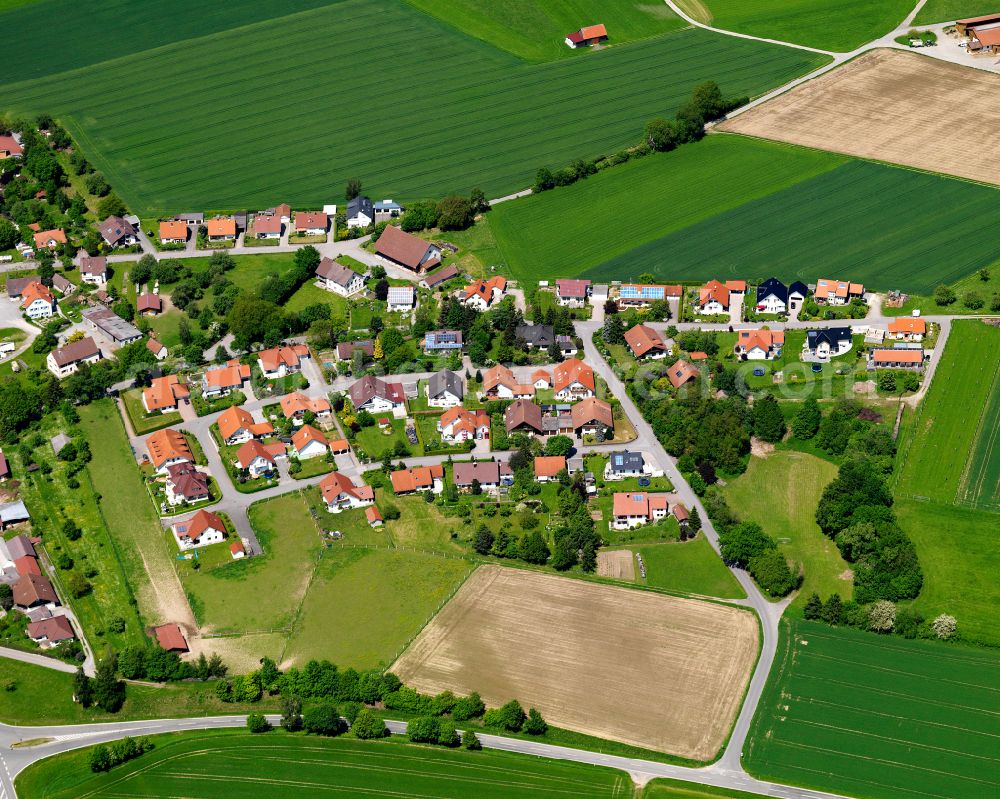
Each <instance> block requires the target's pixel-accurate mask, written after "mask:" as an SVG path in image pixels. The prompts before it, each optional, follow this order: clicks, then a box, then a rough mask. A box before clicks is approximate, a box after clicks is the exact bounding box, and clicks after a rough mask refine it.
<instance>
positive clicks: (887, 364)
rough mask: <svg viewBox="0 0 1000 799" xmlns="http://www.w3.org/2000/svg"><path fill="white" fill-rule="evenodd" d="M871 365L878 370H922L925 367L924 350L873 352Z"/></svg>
mask: <svg viewBox="0 0 1000 799" xmlns="http://www.w3.org/2000/svg"><path fill="white" fill-rule="evenodd" d="M870 363H871V365H872V366H873V367H874V368H876V369H921V368H923V365H924V351H923V350H922V349H912V350H911V349H903V348H898V349H891V350H872V354H871V362H870Z"/></svg>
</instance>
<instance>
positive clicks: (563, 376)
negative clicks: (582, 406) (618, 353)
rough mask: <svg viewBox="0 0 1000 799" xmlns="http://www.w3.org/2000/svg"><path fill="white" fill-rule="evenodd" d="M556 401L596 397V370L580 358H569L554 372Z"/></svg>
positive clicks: (558, 365) (553, 380)
mask: <svg viewBox="0 0 1000 799" xmlns="http://www.w3.org/2000/svg"><path fill="white" fill-rule="evenodd" d="M552 384H553V386H552V387H553V389H554V390H555V397H556V399H561V400H574V399H583V398H584V397H592V396H594V392H595V389H596V384H595V383H594V370H593V369H591V368H590V367H589V366H587V364H585V363H584V362H583V361H581V360H579V359H578V358H568V359H567V360H565V361H563V362H562V363H560V364H557V365H556V368H555V369H553V370H552Z"/></svg>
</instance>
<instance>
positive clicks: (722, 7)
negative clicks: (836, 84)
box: [679, 0, 985, 52]
mask: <svg viewBox="0 0 1000 799" xmlns="http://www.w3.org/2000/svg"><path fill="white" fill-rule="evenodd" d="M931 2H935V0H931ZM679 5H680V6H681V8H682V9H684V10H685V11H686V12H688V13H689V14H690V15H691V16H692V17H694V18H695V19H697V20H698V21H699V22H708V23H711V24H712V25H714V26H715V27H716V28H724V29H725V30H733V31H739V32H740V33H749V34H751V35H752V36H761V37H764V38H768V39H778V40H779V41H785V42H795V43H796V44H804V45H806V46H807V47H817V48H820V49H822V50H835V51H837V52H847V51H849V50H853V49H854V48H856V47H859V46H861V45H862V44H865V43H866V42H870V41H872V40H873V39H878V38H879V37H880V36H882V35H884V34H886V33H888V32H889V31H891V30H892V29H893V28H895V27H896V26H897V25H898V24H899V23H900V22H902V21H903V20H904V19H905V18H906V15H907V14H908V13H909V12H910V11H911V10H912V9H913V6H914V2H912V1H911V0H878V2H871V0H838V2H835V3H831V2H830V0H681V1H680V3H679ZM706 12H707V13H706ZM984 13H985V12H984Z"/></svg>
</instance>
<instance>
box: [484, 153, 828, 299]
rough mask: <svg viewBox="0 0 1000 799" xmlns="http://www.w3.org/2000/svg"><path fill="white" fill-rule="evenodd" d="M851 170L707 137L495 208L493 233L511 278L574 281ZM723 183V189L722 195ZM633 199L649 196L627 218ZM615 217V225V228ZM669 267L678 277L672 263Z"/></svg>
mask: <svg viewBox="0 0 1000 799" xmlns="http://www.w3.org/2000/svg"><path fill="white" fill-rule="evenodd" d="M844 162H845V160H844V158H842V157H841V156H837V155H832V154H830V153H825V152H820V151H817V150H807V149H803V148H795V147H788V146H785V145H774V144H772V143H771V142H765V141H758V140H755V139H745V138H736V137H732V136H709V137H708V138H707V139H705V140H704V141H702V142H700V143H698V144H690V145H686V146H684V147H681V148H680V149H678V150H675V151H674V152H672V153H668V154H657V155H652V156H648V157H646V158H643V159H641V160H638V161H630V162H628V163H626V164H623V165H621V166H617V167H614V168H611V169H607V170H605V171H604V172H600V173H598V174H597V175H593V176H592V177H589V178H587V179H586V180H584V181H580V182H578V183H576V184H574V185H572V186H567V187H564V188H560V189H555V190H553V191H549V192H545V193H542V194H539V195H535V196H532V197H527V198H524V199H519V200H516V201H514V202H509V203H503V204H502V205H498V206H497V207H496V208H494V209H493V210H492V211H491V212H490V215H489V218H490V227H491V228H492V230H493V233H494V235H495V236H496V239H497V242H498V244H499V246H500V250H501V252H502V253H503V255H504V258H505V260H506V261H507V263H508V264H509V266H510V270H511V275H512V276H513V277H515V278H517V279H519V280H521V281H523V282H525V283H528V282H535V281H537V280H545V279H548V280H554V279H555V278H557V277H575V276H578V275H583V274H585V273H587V272H589V271H592V270H595V268H597V267H600V266H601V265H602V264H604V263H605V262H607V261H608V260H610V259H612V258H614V257H615V256H618V255H625V254H626V253H629V252H631V251H633V250H634V249H636V248H638V247H640V246H641V245H644V244H647V243H648V242H655V241H656V240H658V239H659V238H661V237H663V236H665V235H666V234H668V233H671V232H673V231H675V230H682V229H684V228H686V227H688V226H690V225H693V224H695V223H697V222H700V221H701V220H703V219H708V218H710V217H712V216H713V215H715V214H719V213H721V212H723V211H727V210H729V209H731V208H737V207H739V206H740V205H742V204H743V203H746V202H748V201H750V200H754V199H757V198H761V197H766V196H768V195H770V194H773V193H774V192H776V191H779V190H781V189H784V188H787V187H790V186H794V185H795V184H797V183H799V182H800V181H802V180H805V179H806V178H810V177H814V176H816V175H821V174H823V173H825V172H829V171H830V170H833V169H836V168H837V167H838V166H840V165H841V164H843V163H844ZM722 185H725V187H726V190H725V191H720V188H719V187H720V186H722ZM636 196H639V197H642V211H643V212H642V213H630V214H624V215H623V214H621V213H620V209H621V208H622V207H623V205H624V206H627V205H628V203H629V202H630V201H633V200H634V198H635V197H636ZM612 219H613V220H615V221H614V224H609V220H612ZM741 258H742V254H741ZM668 262H669V263H670V264H671V267H670V268H671V269H673V262H674V259H673V257H672V256H671V258H670V259H668ZM645 270H646V267H645V266H644V267H642V268H635V269H633V268H631V267H629V268H628V269H627V270H622V271H620V273H619V274H616V277H618V278H621V279H623V280H624V279H627V278H628V277H629V276H632V277H635V276H637V275H638V274H639V273H640V272H642V271H645ZM740 276H741V277H743V275H742V274H741V275H740ZM719 277H721V278H723V279H724V277H725V276H724V275H721V274H720V275H719ZM765 277H767V276H765ZM691 279H695V278H694V277H692V278H691Z"/></svg>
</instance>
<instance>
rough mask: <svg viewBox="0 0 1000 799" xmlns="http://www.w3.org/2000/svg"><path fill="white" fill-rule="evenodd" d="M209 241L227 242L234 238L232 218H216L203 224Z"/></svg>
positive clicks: (234, 231) (233, 220) (234, 228)
mask: <svg viewBox="0 0 1000 799" xmlns="http://www.w3.org/2000/svg"><path fill="white" fill-rule="evenodd" d="M205 230H206V235H207V236H208V240H209V241H229V240H230V239H235V238H236V220H235V219H233V218H232V217H225V218H222V217H217V218H216V219H209V220H208V221H206V222H205Z"/></svg>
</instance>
